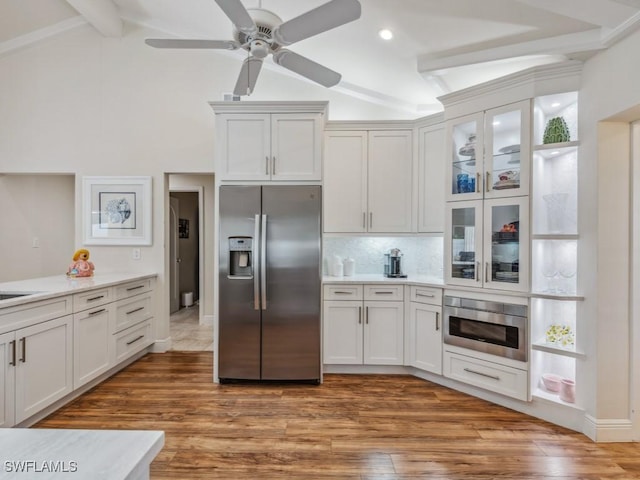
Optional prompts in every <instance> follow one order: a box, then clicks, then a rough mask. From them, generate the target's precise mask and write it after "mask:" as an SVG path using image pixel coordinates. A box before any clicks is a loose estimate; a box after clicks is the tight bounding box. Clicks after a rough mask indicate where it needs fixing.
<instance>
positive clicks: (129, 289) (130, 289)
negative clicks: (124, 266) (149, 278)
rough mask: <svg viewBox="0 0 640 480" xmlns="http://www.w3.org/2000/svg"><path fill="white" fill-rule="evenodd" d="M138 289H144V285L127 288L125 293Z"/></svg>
mask: <svg viewBox="0 0 640 480" xmlns="http://www.w3.org/2000/svg"><path fill="white" fill-rule="evenodd" d="M139 288H144V285H138V286H137V287H130V288H127V292H130V291H132V290H138V289H139Z"/></svg>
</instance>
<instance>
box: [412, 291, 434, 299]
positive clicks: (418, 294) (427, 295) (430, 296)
mask: <svg viewBox="0 0 640 480" xmlns="http://www.w3.org/2000/svg"><path fill="white" fill-rule="evenodd" d="M416 297H427V298H433V297H435V295H434V294H433V293H420V292H416Z"/></svg>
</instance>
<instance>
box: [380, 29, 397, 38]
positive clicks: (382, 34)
mask: <svg viewBox="0 0 640 480" xmlns="http://www.w3.org/2000/svg"><path fill="white" fill-rule="evenodd" d="M378 35H379V36H380V38H381V39H383V40H391V39H392V38H393V32H392V31H391V30H389V29H388V28H383V29H382V30H380V31H379V32H378Z"/></svg>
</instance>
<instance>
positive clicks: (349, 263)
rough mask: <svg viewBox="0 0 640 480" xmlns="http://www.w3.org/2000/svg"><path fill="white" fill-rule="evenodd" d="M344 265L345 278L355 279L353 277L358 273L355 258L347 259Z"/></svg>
mask: <svg viewBox="0 0 640 480" xmlns="http://www.w3.org/2000/svg"><path fill="white" fill-rule="evenodd" d="M342 264H343V265H344V276H345V277H353V275H355V273H356V261H355V260H354V259H353V258H351V257H349V258H345V259H344V262H342Z"/></svg>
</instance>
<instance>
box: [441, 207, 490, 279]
mask: <svg viewBox="0 0 640 480" xmlns="http://www.w3.org/2000/svg"><path fill="white" fill-rule="evenodd" d="M482 205H483V202H482V200H478V201H475V200H472V201H467V202H449V203H447V206H446V219H447V224H446V231H445V243H444V259H445V279H446V283H447V284H451V285H466V286H470V287H481V286H482Z"/></svg>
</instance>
